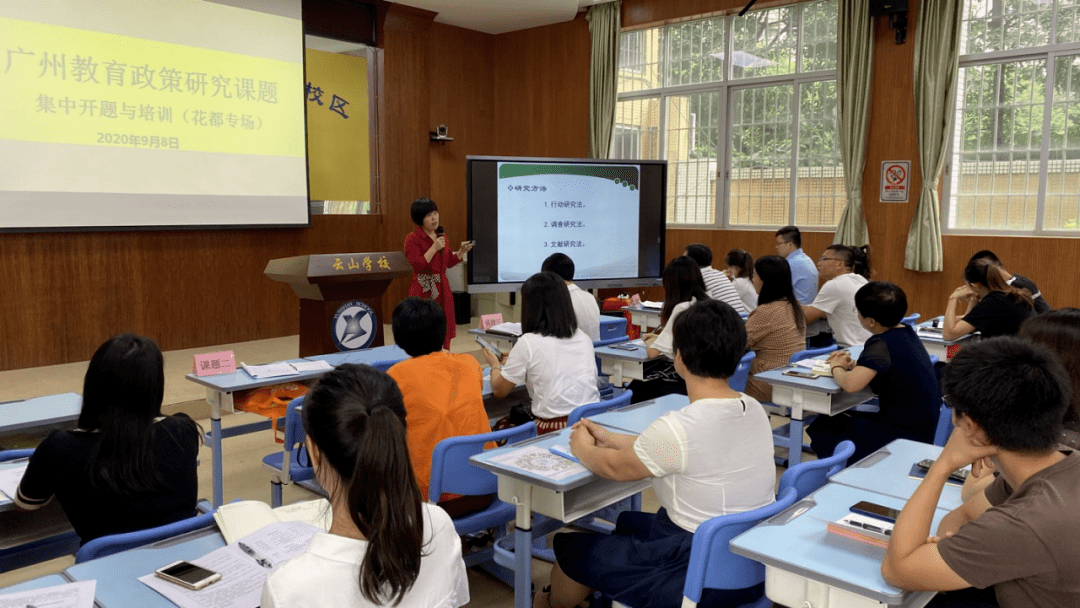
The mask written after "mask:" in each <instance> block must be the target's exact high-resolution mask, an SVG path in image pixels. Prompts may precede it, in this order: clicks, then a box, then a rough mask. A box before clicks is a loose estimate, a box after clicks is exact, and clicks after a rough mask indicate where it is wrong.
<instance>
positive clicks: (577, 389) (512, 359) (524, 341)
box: [483, 272, 600, 434]
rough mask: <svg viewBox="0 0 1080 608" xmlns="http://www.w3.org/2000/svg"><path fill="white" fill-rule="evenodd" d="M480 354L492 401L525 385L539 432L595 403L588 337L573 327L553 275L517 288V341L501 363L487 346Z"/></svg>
mask: <svg viewBox="0 0 1080 608" xmlns="http://www.w3.org/2000/svg"><path fill="white" fill-rule="evenodd" d="M483 353H484V356H485V357H487V360H488V363H489V364H490V365H491V392H492V394H494V395H495V397H496V398H502V397H505V396H506V395H508V394H510V391H512V390H514V387H515V386H517V385H518V384H521V383H525V388H527V389H528V391H529V396H530V397H531V398H532V414H533V416H535V418H536V431H537V432H538V433H540V434H544V433H550V432H552V431H557V430H560V429H563V428H565V427H566V417H567V416H568V415H569V414H570V412H572V411H574V409H575V408H577V407H578V406H579V405H587V404H589V403H596V402H597V401H599V400H600V391H599V390H597V388H596V354H595V353H594V352H593V342H592V339H591V338H589V336H587V335H585V332H583V331H581V330H580V329H578V325H577V318H576V317H575V315H574V306H573V304H571V302H570V292H569V290H568V289H567V287H566V281H564V280H563V279H562V277H560V276H559V275H557V274H555V273H554V272H538V273H536V274H534V275H533V276H531V277H529V278H528V280H526V281H525V284H524V285H522V286H521V337H520V338H518V340H517V342H516V343H515V344H514V348H513V349H511V350H510V352H509V353H508V354H506V355H504V356H503V359H502V361H499V359H498V358H496V357H495V355H494V354H493V353H492V352H491V351H489V350H488V349H486V348H485V349H483Z"/></svg>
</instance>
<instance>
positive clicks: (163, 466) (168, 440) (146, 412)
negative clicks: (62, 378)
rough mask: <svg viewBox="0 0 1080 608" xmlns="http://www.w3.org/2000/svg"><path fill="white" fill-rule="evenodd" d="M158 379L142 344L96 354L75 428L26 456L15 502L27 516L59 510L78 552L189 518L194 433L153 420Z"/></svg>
mask: <svg viewBox="0 0 1080 608" xmlns="http://www.w3.org/2000/svg"><path fill="white" fill-rule="evenodd" d="M164 392H165V371H164V362H163V358H162V356H161V351H160V350H159V349H158V347H157V344H154V342H153V341H152V340H150V339H148V338H144V337H142V336H136V335H134V334H121V335H118V336H115V337H113V338H112V339H110V340H109V341H108V342H106V343H104V344H102V345H101V346H100V347H99V348H98V349H97V352H95V353H94V357H93V358H92V359H91V360H90V366H89V367H88V368H87V370H86V378H85V379H84V382H83V402H82V411H81V412H80V414H79V421H78V428H76V429H75V430H71V431H53V432H52V433H51V434H50V435H49V436H48V437H47V438H46V439H45V441H43V442H42V443H41V445H39V446H38V447H37V449H35V450H34V454H33V455H32V456H31V457H30V463H29V465H28V466H27V469H26V473H25V474H24V475H23V478H22V482H21V483H20V484H19V490H18V492H17V496H16V499H15V504H16V506H17V507H19V508H22V509H27V510H32V509H37V508H39V507H42V506H44V505H45V504H46V503H48V502H49V501H50V500H52V498H53V496H55V497H56V498H57V500H59V501H60V506H62V507H63V508H64V513H66V514H67V517H68V519H69V520H70V521H71V525H72V527H74V528H75V532H76V533H77V534H78V535H79V537H80V538H81V539H82V542H83V543H84V544H85V543H87V542H89V541H91V540H93V539H95V538H98V537H101V536H108V535H112V534H120V533H123V532H133V531H135V530H144V529H147V528H154V527H157V526H161V525H164V524H168V523H172V522H174V521H179V520H181V519H186V518H188V517H192V516H194V515H195V502H196V495H197V493H198V476H197V474H196V469H197V462H196V458H197V456H198V452H199V445H200V443H201V437H202V432H201V429H200V428H199V426H198V425H197V424H196V423H195V422H194V421H193V420H191V418H189V417H187V416H186V415H184V414H176V415H174V416H162V415H161V401H162V398H163V396H164Z"/></svg>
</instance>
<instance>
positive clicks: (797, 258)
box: [776, 226, 818, 305]
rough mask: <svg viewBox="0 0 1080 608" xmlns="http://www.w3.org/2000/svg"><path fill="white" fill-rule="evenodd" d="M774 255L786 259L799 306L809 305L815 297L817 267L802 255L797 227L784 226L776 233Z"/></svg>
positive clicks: (800, 237)
mask: <svg viewBox="0 0 1080 608" xmlns="http://www.w3.org/2000/svg"><path fill="white" fill-rule="evenodd" d="M776 253H777V254H779V255H780V257H783V258H787V261H788V265H790V266H791V286H792V287H794V288H795V299H797V300H798V301H799V304H803V305H810V304H811V303H813V301H814V298H815V297H817V290H818V276H817V266H816V265H815V264H814V261H813V260H811V259H810V256H808V255H806V254H805V253H803V250H802V233H800V232H799V228H798V227H797V226H784V227H783V228H781V229H779V230H777V231H776Z"/></svg>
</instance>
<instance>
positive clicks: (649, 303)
mask: <svg viewBox="0 0 1080 608" xmlns="http://www.w3.org/2000/svg"><path fill="white" fill-rule="evenodd" d="M641 307H642V308H655V309H656V310H663V309H664V303H663V302H653V301H652V300H645V301H643V302H642V303H641Z"/></svg>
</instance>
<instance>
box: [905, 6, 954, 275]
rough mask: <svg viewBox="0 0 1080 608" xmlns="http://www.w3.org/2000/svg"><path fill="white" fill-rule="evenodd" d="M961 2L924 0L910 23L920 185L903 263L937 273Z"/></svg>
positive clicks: (940, 262)
mask: <svg viewBox="0 0 1080 608" xmlns="http://www.w3.org/2000/svg"><path fill="white" fill-rule="evenodd" d="M962 5H963V2H960V1H959V0H923V1H922V2H920V3H919V15H918V23H917V24H916V25H915V128H916V131H918V134H919V164H920V165H921V167H922V189H921V190H920V192H919V203H918V206H917V207H916V208H915V217H914V218H913V219H912V220H911V228H910V230H908V240H907V249H906V250H905V252H904V268H907V269H908V270H916V271H918V272H941V270H942V268H943V265H942V257H943V256H942V244H941V202H940V200H939V199H938V191H937V187H938V179H939V178H940V177H941V170H942V168H943V167H944V166H945V153H946V150H947V149H948V145H947V144H948V138H949V133H950V132H951V131H952V123H953V115H954V113H953V109H954V108H953V102H954V101H955V100H956V87H957V80H958V77H959V72H960V68H959V59H960V18H961V13H960V11H961V8H962Z"/></svg>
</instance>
